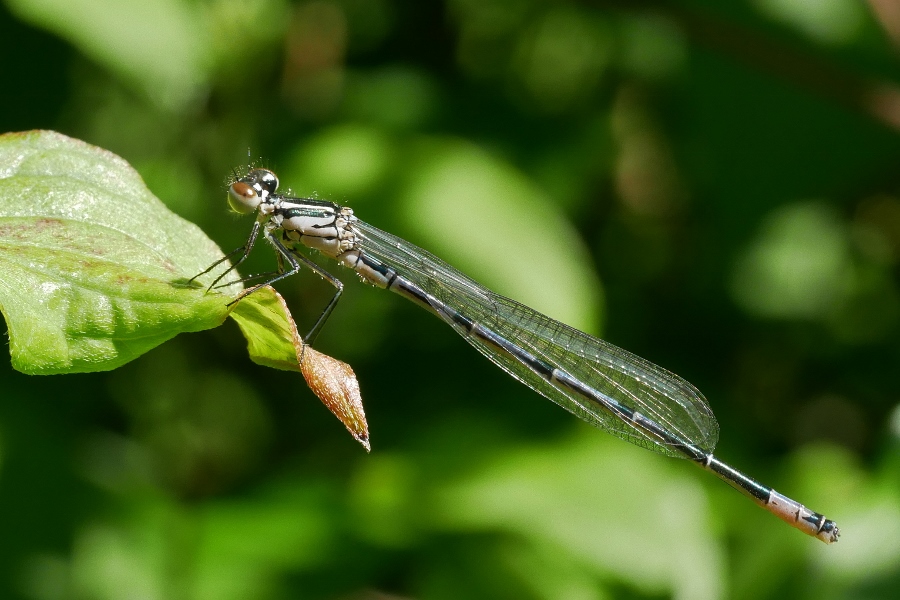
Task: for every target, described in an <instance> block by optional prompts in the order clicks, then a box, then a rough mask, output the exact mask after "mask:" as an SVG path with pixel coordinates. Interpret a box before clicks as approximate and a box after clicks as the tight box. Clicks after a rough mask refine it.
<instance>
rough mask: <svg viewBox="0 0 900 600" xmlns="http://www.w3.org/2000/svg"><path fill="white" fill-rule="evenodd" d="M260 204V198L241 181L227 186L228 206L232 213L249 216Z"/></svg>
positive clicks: (250, 187) (251, 188)
mask: <svg viewBox="0 0 900 600" xmlns="http://www.w3.org/2000/svg"><path fill="white" fill-rule="evenodd" d="M261 202H262V198H260V197H259V194H257V193H256V190H255V189H254V188H253V187H252V186H250V185H247V184H246V183H244V182H243V181H235V182H234V183H232V184H231V185H230V186H228V206H230V207H231V210H233V211H234V212H237V213H240V214H242V215H246V214H250V213H252V212H253V211H255V210H256V209H257V208H259V205H260V203H261Z"/></svg>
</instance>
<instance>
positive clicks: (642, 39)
mask: <svg viewBox="0 0 900 600" xmlns="http://www.w3.org/2000/svg"><path fill="white" fill-rule="evenodd" d="M0 24H2V32H3V43H2V49H0V55H2V56H0V81H2V82H3V88H4V89H3V92H2V93H0V131H19V130H28V129H35V128H42V129H55V130H58V131H61V132H63V133H66V134H68V135H71V136H74V137H78V138H81V139H84V140H86V141H88V142H90V143H93V144H97V145H99V146H102V147H104V148H107V149H109V150H111V151H113V152H116V153H117V154H120V155H121V156H123V157H124V158H125V159H127V160H128V161H129V162H130V163H131V164H132V165H134V166H135V168H137V169H138V171H140V173H141V174H142V176H143V177H144V179H145V180H146V182H147V184H148V185H149V187H150V188H151V189H152V190H153V192H154V193H155V194H156V195H157V196H158V197H159V198H161V199H162V200H163V201H164V202H165V203H166V204H167V205H168V206H169V207H170V208H171V209H172V210H173V211H175V212H176V213H178V214H180V215H182V216H183V217H185V218H186V219H189V220H191V221H194V222H196V223H197V224H199V225H200V226H201V227H202V228H203V229H204V230H205V231H206V232H207V233H208V235H209V236H210V237H211V238H212V239H214V240H215V241H216V242H217V243H219V244H220V246H221V247H222V248H223V249H225V250H230V249H231V248H233V247H236V246H238V245H240V244H241V243H242V242H243V240H244V238H245V236H246V235H247V233H248V231H249V227H250V222H249V221H248V220H239V219H237V218H234V217H233V215H230V214H229V213H228V212H227V210H226V205H225V201H224V200H225V187H226V184H227V180H228V176H229V173H230V172H231V170H232V169H233V168H235V167H240V166H242V165H245V164H246V163H247V162H248V148H249V151H250V155H251V156H252V159H253V160H254V161H257V162H259V161H261V163H262V164H264V165H266V166H269V167H270V168H273V169H274V170H275V171H276V172H278V174H279V175H280V177H281V180H282V183H283V185H284V186H285V187H289V188H291V189H292V190H293V191H294V192H295V193H297V194H303V195H313V196H315V197H319V198H326V199H330V200H333V201H336V202H340V203H343V204H346V205H349V206H352V207H353V208H354V210H355V211H356V214H357V215H358V216H359V217H360V218H362V219H363V220H365V221H368V222H370V223H372V224H374V225H376V226H378V227H380V228H382V229H385V230H388V231H390V232H393V233H395V234H398V235H400V236H402V237H404V238H406V239H409V240H410V241H412V242H414V243H416V244H418V245H420V246H423V247H425V248H427V249H429V250H431V251H432V252H434V253H435V254H437V255H439V256H441V257H442V258H443V259H445V260H446V261H448V262H449V263H451V264H453V265H454V266H456V267H457V268H459V269H461V270H462V271H464V272H466V273H467V274H469V275H471V276H473V277H474V278H476V279H478V280H479V281H481V282H482V283H484V284H485V285H487V286H488V287H490V288H492V289H494V290H496V291H498V292H500V293H503V294H505V295H507V296H511V297H513V298H515V299H517V300H520V301H522V302H524V303H526V304H528V305H530V306H532V307H534V308H536V309H538V310H540V311H542V312H544V313H546V314H548V315H551V316H553V317H554V318H557V319H559V320H562V321H564V322H566V323H569V324H571V325H573V326H575V327H578V328H580V329H583V330H585V331H588V332H590V333H593V334H597V335H602V336H603V337H604V338H605V339H607V340H609V341H611V342H613V343H615V344H617V345H619V346H622V347H624V348H627V349H629V350H631V351H633V352H635V353H637V354H639V355H641V356H644V357H646V358H648V359H650V360H652V361H654V362H656V363H658V364H660V365H663V366H665V367H666V368H668V369H670V370H672V371H674V372H676V373H678V374H680V375H682V376H683V377H685V378H687V379H688V380H689V381H691V382H692V383H694V384H695V385H696V386H697V387H699V388H700V389H701V390H702V391H703V392H704V393H705V394H706V396H707V397H708V398H709V401H710V404H711V405H712V407H713V409H714V411H715V413H716V415H717V417H718V419H719V421H720V424H721V429H722V432H721V437H720V443H719V446H718V450H717V455H718V456H719V457H721V458H722V459H723V460H727V461H728V462H731V463H733V464H735V465H736V466H738V467H739V468H742V469H744V470H746V471H747V472H748V473H750V474H752V475H754V476H756V477H758V478H759V479H760V480H762V481H763V482H764V483H767V484H769V485H772V486H774V487H775V488H776V489H778V490H779V491H781V492H783V493H785V494H787V495H789V496H791V497H794V498H796V499H797V500H799V501H801V502H803V503H805V504H807V505H808V506H810V507H811V508H813V509H814V510H817V511H821V512H823V513H825V514H827V515H828V516H829V517H831V518H833V519H834V520H836V521H837V522H838V524H839V525H840V526H841V528H842V530H843V537H842V539H841V541H840V542H839V543H838V544H837V545H836V546H831V547H826V546H825V545H823V544H821V543H820V542H818V541H816V540H814V539H811V538H807V537H805V536H803V535H802V534H800V533H798V532H796V531H794V530H792V529H790V528H789V527H788V526H786V525H784V524H783V523H781V522H780V521H778V520H777V519H776V518H774V517H772V516H771V515H769V514H767V513H765V512H764V511H762V510H760V509H758V508H757V507H755V506H754V505H753V504H752V503H751V502H750V501H748V500H747V499H745V498H743V497H741V496H740V495H739V494H737V493H736V492H734V491H733V490H731V489H730V488H728V487H727V486H725V485H724V484H722V483H721V482H719V481H717V480H715V479H714V478H713V477H711V476H709V475H708V474H705V473H703V472H702V471H700V470H699V469H696V468H695V467H693V466H692V465H690V464H688V463H686V462H685V461H679V460H674V459H667V458H664V457H660V456H657V455H654V454H652V453H650V452H647V451H646V450H643V449H640V448H637V447H634V446H631V445H629V444H627V443H625V442H622V441H619V440H617V439H615V438H613V437H611V436H609V435H607V434H605V433H602V432H599V431H597V430H595V429H592V428H591V427H589V426H587V425H585V424H583V423H581V422H580V421H578V420H577V419H576V418H574V417H572V416H571V415H569V414H568V413H566V412H565V411H563V410H561V409H559V408H558V407H556V406H554V405H553V404H552V403H550V402H547V401H546V400H544V399H542V398H541V397H539V396H538V395H537V394H535V393H533V392H531V391H530V390H528V389H527V388H525V387H523V386H521V385H520V384H518V383H516V382H515V381H514V380H513V379H511V378H510V377H508V376H507V375H505V374H504V373H503V372H502V371H500V370H499V369H497V368H495V367H494V366H493V365H492V364H490V363H489V362H488V361H487V360H485V359H484V358H482V357H481V356H480V355H479V354H478V353H477V352H476V351H474V350H473V349H472V348H471V347H469V346H468V345H467V344H466V343H465V341H463V340H462V339H461V338H460V337H459V336H457V335H456V334H454V332H453V331H452V330H451V329H450V328H449V327H447V326H445V325H444V324H443V323H441V322H440V321H439V320H438V319H435V318H434V317H432V316H430V315H428V314H426V313H425V312H424V311H422V310H420V309H418V308H417V307H415V306H414V305H412V304H411V303H409V302H406V301H405V300H403V299H402V298H400V297H398V296H394V295H392V294H389V293H387V292H383V291H378V290H375V289H372V288H370V287H367V286H364V285H362V284H360V283H359V282H358V281H357V278H356V277H355V275H353V273H352V272H350V271H347V270H344V269H338V268H337V267H335V266H334V265H333V264H327V261H323V264H326V265H327V266H329V268H331V270H332V271H333V272H335V274H337V275H338V276H340V277H342V278H343V279H344V281H345V282H346V283H347V290H346V293H345V296H344V298H343V300H342V301H341V304H340V306H339V307H338V309H337V311H336V312H335V314H334V315H333V317H332V318H331V320H330V322H329V323H328V325H327V326H326V327H325V329H324V331H323V333H322V335H321V336H320V337H319V339H318V341H317V346H318V348H319V349H320V350H322V351H324V352H327V353H329V354H331V355H332V356H335V357H337V358H340V359H342V360H345V361H347V362H349V363H350V364H351V365H352V366H353V367H354V368H355V369H356V372H357V374H358V377H359V380H360V385H361V388H362V393H363V399H364V402H365V406H366V410H367V415H368V419H369V426H370V431H371V438H372V447H373V450H372V453H371V454H370V455H367V454H366V453H365V452H364V450H363V449H362V448H361V447H360V446H359V445H358V444H357V443H356V442H355V441H353V439H352V438H351V437H350V436H349V435H347V433H346V432H345V430H344V428H343V427H342V426H341V424H340V423H339V422H338V421H337V420H336V419H334V417H332V416H331V415H330V413H328V411H327V410H326V409H325V408H324V407H323V406H322V405H321V404H320V403H319V402H318V400H317V399H316V398H315V396H313V395H312V393H311V392H309V390H308V389H307V388H306V387H305V385H304V383H303V381H302V379H301V378H300V376H299V375H296V374H291V373H286V372H278V371H273V370H271V369H266V368H263V367H258V366H255V365H254V364H252V363H251V362H250V361H249V359H248V358H247V357H246V350H245V341H244V340H243V338H242V337H241V335H240V333H239V331H238V329H237V327H236V326H235V325H234V323H232V322H228V323H226V324H225V325H224V326H222V327H221V328H219V329H217V330H214V331H209V332H204V333H198V334H191V335H181V336H179V337H178V338H176V339H174V340H172V341H170V342H168V343H166V344H165V345H163V346H161V347H159V348H157V349H156V350H154V351H152V352H150V353H149V354H147V355H145V356H143V357H141V358H140V359H138V360H135V361H134V362H133V363H131V364H128V365H126V366H125V367H123V368H121V369H119V370H117V371H114V372H110V373H100V374H92V375H71V376H57V377H28V376H25V375H21V374H18V373H16V372H13V371H12V370H11V369H10V367H9V366H8V361H7V360H2V361H0V363H2V366H0V597H3V598H14V599H29V600H68V599H78V600H82V599H86V600H94V599H96V600H113V599H116V600H117V599H124V598H129V599H141V600H145V599H146V600H157V599H159V600H180V599H184V600H189V599H191V600H192V599H202V600H207V599H208V600H213V599H216V600H220V599H232V598H233V599H235V600H238V599H240V600H248V599H270V598H271V599H281V598H314V599H318V598H340V599H379V598H380V599H388V598H427V599H432V598H433V599H439V600H442V599H447V600H451V599H453V600H456V599H462V598H492V599H493V598H510V599H513V598H515V599H522V598H536V599H538V598H548V599H567V600H569V599H571V600H592V599H598V600H599V599H606V598H668V597H676V598H684V599H706V598H710V599H711V598H725V597H728V598H817V599H819V598H863V597H865V598H879V597H881V598H888V597H894V596H893V594H894V593H896V590H897V589H898V587H900V405H898V402H900V392H898V385H897V375H898V374H900V338H898V320H900V292H898V281H897V275H898V261H900V68H898V57H900V54H898V52H900V10H898V9H897V8H896V5H895V4H894V3H893V2H890V1H889V0H869V1H868V2H857V1H855V0H817V1H816V2H800V1H797V0H749V1H746V2H741V3H727V4H726V3H722V2H716V1H714V0H680V1H673V2H599V1H597V2H589V1H583V2H576V1H563V0H560V1H555V2H540V1H537V0H448V1H446V2H416V1H413V0H407V1H400V0H315V1H311V2H297V3H289V2H286V1H284V0H250V1H240V0H204V1H201V0H193V1H188V0H145V1H143V2H140V3H138V2H133V3H131V2H115V1H114V0H65V1H63V0H44V1H39V0H6V1H5V3H4V4H2V5H0ZM260 157H261V158H260ZM273 264H274V258H273V256H272V254H271V252H270V251H269V249H267V248H265V247H262V246H260V248H259V249H258V250H257V251H256V253H255V254H254V255H253V257H252V259H251V261H250V262H249V264H248V266H247V268H246V269H245V270H244V271H245V272H247V273H252V272H259V271H265V270H268V269H269V268H271V266H272V265H273ZM0 278H2V273H0ZM279 289H280V290H281V292H282V293H283V294H284V295H285V297H286V298H287V299H288V301H289V303H290V304H291V307H292V310H293V312H294V315H295V316H296V318H297V320H298V321H299V323H300V324H301V330H305V329H306V328H308V327H309V326H310V325H311V324H312V323H313V321H314V320H315V318H316V316H317V315H318V314H319V312H320V311H321V310H322V308H323V307H324V305H325V303H326V302H327V300H328V299H329V297H330V294H331V293H332V290H331V289H330V288H329V286H328V285H327V284H325V283H324V282H322V281H321V280H319V279H318V278H317V277H315V276H314V275H311V274H309V273H304V274H302V275H300V276H298V277H296V278H294V279H293V280H292V281H286V282H284V284H283V285H280V286H279Z"/></svg>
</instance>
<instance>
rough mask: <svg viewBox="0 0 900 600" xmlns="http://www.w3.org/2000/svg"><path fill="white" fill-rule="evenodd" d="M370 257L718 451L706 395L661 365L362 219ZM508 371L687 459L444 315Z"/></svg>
mask: <svg viewBox="0 0 900 600" xmlns="http://www.w3.org/2000/svg"><path fill="white" fill-rule="evenodd" d="M356 225H357V226H358V228H359V230H360V232H361V233H362V235H363V237H364V241H363V249H364V252H366V254H368V255H369V256H372V257H373V258H377V259H378V260H379V261H382V262H383V263H384V264H385V265H387V266H389V267H391V268H392V269H394V270H395V271H396V272H397V273H398V274H399V275H401V276H403V277H405V278H406V279H408V280H410V281H411V282H413V283H414V284H416V285H417V286H419V287H421V288H422V290H424V291H425V292H427V293H429V294H431V295H433V296H434V297H436V298H437V299H439V300H440V301H441V302H443V303H444V304H446V305H447V306H449V307H451V308H453V309H454V310H456V311H458V312H459V313H461V314H462V315H464V316H466V317H468V318H469V319H472V320H473V321H476V322H478V323H479V324H480V325H482V326H484V327H487V328H488V329H491V330H493V331H494V332H495V333H497V334H499V335H500V336H502V337H504V338H506V339H507V340H509V341H511V342H514V343H515V344H517V345H519V346H521V347H523V348H525V349H527V350H528V351H529V352H530V353H531V354H533V355H534V356H536V357H538V358H541V359H543V360H544V361H546V362H548V363H550V364H552V365H554V366H556V367H558V368H560V369H562V370H564V371H567V372H568V373H569V374H570V375H572V376H573V377H575V378H576V379H578V380H580V381H582V382H583V383H585V384H587V385H588V386H590V387H591V388H593V389H595V390H597V391H599V392H600V393H602V394H605V395H606V396H609V397H611V398H613V399H614V400H616V401H618V402H619V403H621V404H623V405H625V406H627V407H628V408H630V409H632V410H635V411H637V412H640V413H641V414H643V415H644V416H646V417H649V418H650V419H652V420H654V421H656V423H658V424H659V425H661V426H663V427H664V428H665V429H667V430H668V431H669V432H670V433H672V434H675V435H677V436H678V437H679V438H681V440H683V441H684V442H688V443H691V444H694V445H696V446H698V447H699V448H701V449H703V450H705V451H706V452H712V450H713V448H714V447H715V445H716V442H717V441H718V437H719V425H718V423H717V422H716V419H715V416H713V414H712V410H711V409H710V407H709V404H708V403H707V402H706V399H705V398H704V397H703V394H701V393H700V391H699V390H697V388H695V387H694V386H693V385H691V384H690V383H688V382H687V381H685V380H684V379H682V378H681V377H679V376H677V375H675V374H674V373H671V372H669V371H667V370H665V369H663V368H662V367H658V366H657V365H654V364H653V363H651V362H649V361H647V360H644V359H643V358H641V357H639V356H636V355H634V354H632V353H630V352H628V351H626V350H622V349H621V348H618V347H616V346H613V345H612V344H610V343H608V342H604V341H603V340H600V339H597V338H595V337H592V336H590V335H588V334H586V333H584V332H581V331H578V330H577V329H573V328H572V327H569V326H567V325H565V324H563V323H560V322H559V321H555V320H553V319H551V318H549V317H547V316H545V315H542V314H540V313H539V312H537V311H535V310H532V309H530V308H528V307H527V306H525V305H523V304H520V303H518V302H515V301H514V300H510V299H509V298H505V297H503V296H500V295H499V294H495V293H494V292H492V291H490V290H488V289H487V288H485V287H484V286H482V285H480V284H478V283H476V282H475V281H473V280H472V279H470V278H469V277H466V276H465V275H463V274H462V273H460V272H459V271H457V270H456V269H454V268H453V267H451V266H450V265H448V264H447V263H445V262H443V261H442V260H440V259H439V258H437V257H435V256H434V255H432V254H430V253H428V252H426V251H425V250H422V249H421V248H419V247H417V246H415V245H413V244H411V243H409V242H407V241H405V240H403V239H401V238H398V237H396V236H393V235H391V234H389V233H387V232H384V231H381V230H380V229H377V228H376V227H373V226H371V225H369V224H367V223H364V222H362V221H358V222H357V223H356ZM442 318H444V320H445V321H446V322H447V323H448V324H450V325H451V326H452V327H453V328H454V329H456V330H457V331H458V332H459V333H460V334H461V335H462V336H463V337H464V338H465V339H466V340H467V341H468V342H469V343H470V344H472V345H473V346H475V348H477V349H478V350H479V351H480V352H481V353H482V354H484V355H485V356H486V357H488V358H489V359H490V360H491V361H493V362H494V363H495V364H497V365H498V366H499V367H501V368H502V369H503V370H505V371H506V372H507V373H509V374H510V375H512V376H513V377H515V378H516V379H518V380H519V381H521V382H522V383H524V384H525V385H527V386H528V387H530V388H531V389H533V390H535V391H536V392H538V393H540V394H541V395H543V396H544V397H546V398H548V399H550V400H552V401H553V402H555V403H556V404H558V405H560V406H562V407H563V408H565V409H566V410H568V411H570V412H571V413H573V414H575V415H576V416H578V417H580V418H581V419H584V420H585V421H587V422H588V423H591V424H592V425H594V426H596V427H598V428H600V429H603V430H604V431H608V432H609V433H612V434H613V435H615V436H618V437H620V438H622V439H624V440H627V441H629V442H631V443H633V444H637V445H638V446H642V447H644V448H647V449H649V450H653V451H654V452H658V453H660V454H664V455H666V456H675V457H683V454H682V453H679V452H677V451H675V450H673V449H672V448H670V447H669V446H668V445H666V444H665V443H663V442H661V441H660V440H658V439H656V438H653V437H651V436H649V435H647V434H646V433H644V432H643V431H642V430H641V429H638V428H636V427H635V426H634V425H633V424H632V423H631V422H630V421H628V420H625V419H622V418H620V417H619V416H617V415H615V414H613V413H611V412H609V411H608V410H607V409H606V408H605V407H604V406H603V405H602V404H601V403H599V402H595V401H591V400H590V399H588V398H584V397H582V396H581V395H579V394H576V393H573V392H571V391H569V390H567V389H566V388H560V387H556V386H554V385H552V384H551V383H549V382H547V381H546V380H544V379H543V378H542V377H540V376H539V375H538V374H536V373H535V372H533V371H532V370H531V369H529V368H528V367H527V366H525V365H524V364H523V363H521V362H519V361H518V360H517V359H516V358H515V357H513V356H511V355H509V354H507V353H506V352H503V351H500V350H498V349H497V348H495V347H494V346H491V345H487V344H485V343H483V342H482V341H481V340H479V339H478V338H477V337H475V336H473V335H470V334H469V333H468V331H466V329H465V328H464V327H462V326H460V325H459V324H457V323H454V322H453V321H452V320H450V319H448V318H445V317H442Z"/></svg>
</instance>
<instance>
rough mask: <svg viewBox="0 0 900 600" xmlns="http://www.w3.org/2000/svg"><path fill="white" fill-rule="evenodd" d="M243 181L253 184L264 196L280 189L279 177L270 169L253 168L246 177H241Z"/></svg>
mask: <svg viewBox="0 0 900 600" xmlns="http://www.w3.org/2000/svg"><path fill="white" fill-rule="evenodd" d="M241 181H243V182H245V183H247V184H249V185H252V186H253V187H254V188H255V189H256V192H257V193H258V194H259V195H260V196H262V197H263V198H266V197H268V196H271V195H272V194H274V193H275V190H277V189H278V177H277V176H276V175H275V173H273V172H272V171H270V170H268V169H253V170H252V171H250V172H249V173H247V176H246V177H241Z"/></svg>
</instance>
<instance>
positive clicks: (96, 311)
mask: <svg viewBox="0 0 900 600" xmlns="http://www.w3.org/2000/svg"><path fill="white" fill-rule="evenodd" d="M221 256H222V254H221V252H220V250H219V249H218V247H216V245H215V244H214V243H213V242H212V241H210V240H209V238H207V237H206V236H205V235H204V234H203V232H202V231H200V229H199V228H197V227H196V226H195V225H193V224H191V223H189V222H187V221H185V220H183V219H181V218H180V217H178V216H177V215H175V214H174V213H172V212H171V211H169V210H168V209H167V208H166V207H165V206H164V205H163V204H162V203H161V202H160V201H159V200H157V199H156V198H155V197H154V196H153V194H151V193H150V191H149V190H148V189H147V188H146V186H145V185H144V182H143V181H142V180H141V178H140V176H139V175H138V174H137V172H136V171H135V170H134V169H132V168H131V167H130V166H129V165H128V163H126V162H125V161H124V160H122V159H121V158H119V157H118V156H115V155H114V154H112V153H110V152H107V151H105V150H102V149H99V148H96V147H94V146H90V145H88V144H86V143H84V142H80V141H78V140H73V139H71V138H68V137H66V136H63V135H61V134H58V133H53V132H45V131H38V132H29V133H20V134H7V135H3V136H0V311H2V312H3V315H4V316H5V317H6V322H7V326H8V328H9V336H10V353H11V355H12V363H13V367H14V368H16V369H17V370H19V371H22V372H23V373H30V374H51V373H76V372H90V371H104V370H109V369H114V368H116V367H118V366H120V365H122V364H124V363H126V362H128V361H130V360H132V359H134V358H136V357H137V356H140V355H141V354H143V353H144V352H147V351H148V350H150V349H151V348H154V347H155V346H157V345H159V344H161V343H162V342H164V341H166V340H168V339H169V338H172V337H174V336H175V335H177V334H179V333H181V332H183V331H199V330H202V329H208V328H211V327H216V326H217V325H219V324H221V323H222V321H223V320H224V319H225V317H227V316H228V308H227V307H226V304H227V298H226V297H225V296H223V295H222V294H217V293H212V294H207V293H205V290H204V289H203V288H201V287H199V286H188V285H187V280H188V279H189V278H190V277H192V276H193V275H195V274H197V273H199V272H200V271H202V270H203V269H204V268H206V267H207V266H208V265H210V264H211V263H212V262H214V261H215V260H217V259H218V258H220V257H221ZM232 277H233V278H234V277H236V274H235V275H232Z"/></svg>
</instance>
